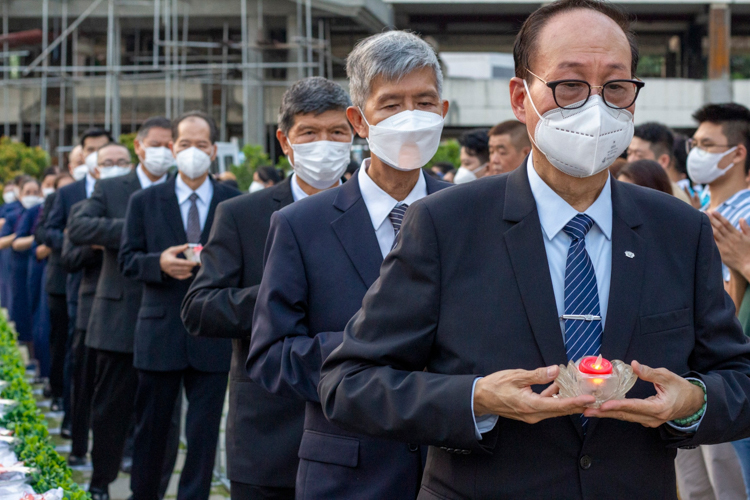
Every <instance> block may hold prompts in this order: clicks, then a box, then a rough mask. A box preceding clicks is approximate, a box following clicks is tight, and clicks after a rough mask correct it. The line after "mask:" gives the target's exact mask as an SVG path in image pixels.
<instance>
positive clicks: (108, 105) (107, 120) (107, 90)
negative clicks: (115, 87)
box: [104, 0, 115, 132]
mask: <svg viewBox="0 0 750 500" xmlns="http://www.w3.org/2000/svg"><path fill="white" fill-rule="evenodd" d="M108 4H109V5H108V7H107V68H106V69H107V79H106V83H105V85H104V128H105V129H106V130H109V131H110V132H112V67H113V66H114V64H113V63H114V61H113V57H114V53H115V51H114V47H113V44H114V42H115V0H108Z"/></svg>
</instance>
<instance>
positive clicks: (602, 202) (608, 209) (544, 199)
mask: <svg viewBox="0 0 750 500" xmlns="http://www.w3.org/2000/svg"><path fill="white" fill-rule="evenodd" d="M526 170H527V172H528V174H529V184H530V185H531V194H533V195H534V200H535V201H536V207H537V212H538V213H539V222H540V223H541V224H542V228H543V229H544V232H545V234H546V235H547V238H548V239H549V240H552V239H553V238H554V237H555V236H557V233H559V232H560V231H561V230H562V228H564V227H565V225H566V224H567V223H568V222H570V219H572V218H573V217H575V216H576V215H578V213H579V212H578V211H577V210H576V209H575V208H573V207H571V206H570V205H569V204H568V202H566V201H565V200H563V199H562V198H561V197H560V195H558V194H557V193H555V192H554V191H553V190H552V188H551V187H549V186H548V185H547V183H546V182H544V181H543V180H542V178H541V177H539V174H538V173H537V172H536V170H535V169H534V164H533V161H532V157H531V155H529V161H528V163H527V165H526ZM585 213H586V215H588V216H589V217H591V218H592V219H593V220H594V223H596V225H597V227H599V230H600V231H601V232H602V233H603V234H604V236H605V237H606V238H607V239H608V240H611V239H612V183H611V179H610V176H607V183H606V184H605V185H604V188H603V189H602V192H601V193H599V197H598V198H597V199H596V201H595V202H594V203H593V204H592V205H591V206H590V207H589V208H587V209H586V212H585Z"/></svg>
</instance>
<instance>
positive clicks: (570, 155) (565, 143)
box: [523, 80, 634, 177]
mask: <svg viewBox="0 0 750 500" xmlns="http://www.w3.org/2000/svg"><path fill="white" fill-rule="evenodd" d="M523 84H524V86H525V87H526V92H527V93H528V95H529V101H531V106H532V107H533V108H534V111H535V112H536V114H537V115H538V116H539V123H537V125H536V130H535V132H534V137H533V138H532V139H531V140H532V141H534V144H536V147H537V149H539V151H541V152H542V154H544V156H546V157H547V160H549V162H550V163H551V164H552V165H554V166H555V167H556V168H557V169H558V170H560V171H561V172H563V173H565V174H568V175H570V176H572V177H591V176H592V175H594V174H597V173H599V172H601V171H602V170H605V169H606V168H607V167H609V166H610V165H611V164H612V162H614V161H615V159H616V158H617V157H618V156H620V155H621V154H622V152H623V151H625V150H626V149H627V147H628V146H629V145H630V141H631V140H632V139H633V129H634V125H633V115H632V113H630V112H629V111H627V110H624V109H612V108H610V107H609V106H607V105H606V104H604V101H603V100H602V98H601V96H600V95H598V94H595V95H592V96H591V97H589V100H588V102H587V103H586V104H584V105H583V107H581V108H578V109H563V108H555V109H551V110H549V111H547V112H546V113H544V115H540V114H539V111H537V109H536V106H535V105H534V101H533V100H532V99H531V93H530V92H529V87H528V85H526V81H525V80H524V82H523Z"/></svg>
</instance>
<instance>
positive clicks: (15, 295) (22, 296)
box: [9, 250, 36, 342]
mask: <svg viewBox="0 0 750 500" xmlns="http://www.w3.org/2000/svg"><path fill="white" fill-rule="evenodd" d="M30 258H32V257H31V250H26V251H24V252H16V251H15V250H11V254H10V279H11V281H10V284H11V287H12V290H11V306H10V310H9V312H10V319H11V320H13V321H14V322H15V324H16V331H17V332H18V340H20V341H22V342H30V341H31V340H32V318H31V304H30V303H29V291H28V275H29V259H30ZM34 260H36V257H34Z"/></svg>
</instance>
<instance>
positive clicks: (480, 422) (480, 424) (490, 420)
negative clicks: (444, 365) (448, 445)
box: [471, 377, 499, 441]
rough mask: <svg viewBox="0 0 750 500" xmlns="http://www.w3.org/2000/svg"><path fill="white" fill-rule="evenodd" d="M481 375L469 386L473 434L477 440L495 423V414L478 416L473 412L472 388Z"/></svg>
mask: <svg viewBox="0 0 750 500" xmlns="http://www.w3.org/2000/svg"><path fill="white" fill-rule="evenodd" d="M480 378H482V377H477V378H476V379H475V380H474V384H473V385H472V386H471V414H472V415H473V416H474V434H475V435H476V436H477V439H478V440H479V441H481V440H482V434H486V433H488V432H490V431H491V430H492V429H494V428H495V425H496V424H497V419H498V418H499V417H498V416H497V415H482V416H481V417H478V416H477V415H476V414H475V413H474V389H475V388H476V387H477V382H479V379H480Z"/></svg>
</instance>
